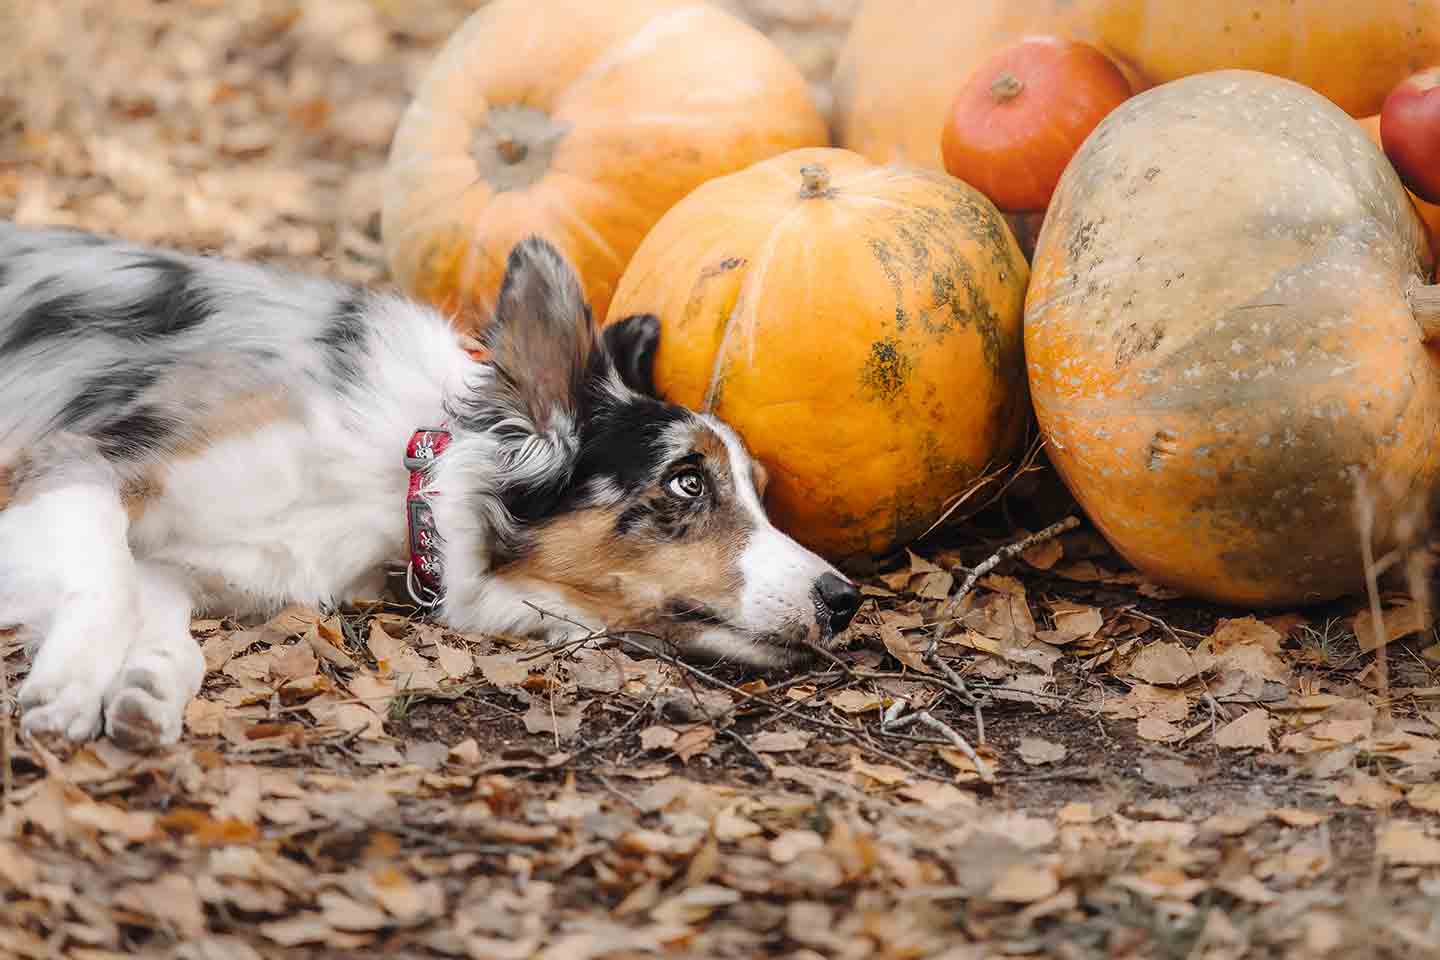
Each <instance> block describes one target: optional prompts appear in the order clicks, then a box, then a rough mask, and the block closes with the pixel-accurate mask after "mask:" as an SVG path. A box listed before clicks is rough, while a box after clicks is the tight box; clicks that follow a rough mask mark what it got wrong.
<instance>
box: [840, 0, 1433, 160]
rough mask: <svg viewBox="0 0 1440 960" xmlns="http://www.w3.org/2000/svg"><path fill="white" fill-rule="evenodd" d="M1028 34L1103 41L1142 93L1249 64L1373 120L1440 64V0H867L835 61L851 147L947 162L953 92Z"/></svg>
mask: <svg viewBox="0 0 1440 960" xmlns="http://www.w3.org/2000/svg"><path fill="white" fill-rule="evenodd" d="M1027 33H1050V34H1055V35H1057V36H1062V37H1068V38H1069V39H1072V40H1081V41H1084V42H1087V43H1090V44H1093V45H1094V46H1095V47H1097V48H1098V49H1100V50H1101V51H1102V52H1103V53H1105V54H1106V55H1107V56H1109V57H1110V58H1111V59H1112V60H1114V61H1115V63H1116V65H1117V66H1119V67H1120V69H1121V70H1122V71H1124V72H1125V74H1126V77H1127V78H1128V79H1129V80H1130V84H1131V88H1132V89H1133V90H1136V91H1139V90H1143V89H1146V88H1147V87H1150V86H1153V85H1155V84H1157V83H1164V82H1166V81H1169V80H1174V79H1176V78H1179V77H1183V76H1188V75H1190V74H1193V73H1200V72H1204V71H1208V70H1216V69H1222V68H1227V67H1236V68H1245V69H1250V70H1262V71H1266V72H1270V73H1274V74H1277V75H1280V76H1285V77H1289V78H1291V79H1293V80H1298V81H1300V82H1302V83H1304V84H1306V85H1308V86H1310V87H1313V88H1314V89H1316V90H1318V91H1319V92H1320V93H1322V94H1324V95H1325V96H1327V97H1329V98H1330V99H1332V100H1334V101H1335V102H1336V103H1338V104H1339V105H1340V106H1341V107H1343V108H1344V109H1345V110H1347V111H1349V112H1350V113H1351V114H1352V115H1355V116H1365V115H1368V114H1371V113H1375V112H1377V111H1378V110H1379V109H1380V104H1381V102H1382V101H1383V100H1384V98H1385V95H1386V94H1387V93H1389V91H1390V89H1391V88H1392V87H1393V86H1394V85H1395V84H1396V83H1399V82H1400V81H1401V80H1402V79H1404V77H1406V76H1407V75H1408V74H1410V73H1412V72H1414V71H1415V70H1417V69H1419V68H1421V67H1425V66H1429V65H1430V64H1432V63H1437V62H1440V0H1293V2H1289V3H1279V2H1274V0H1212V2H1209V3H1202V4H1197V3H1194V2H1193V0H966V2H964V3H956V2H954V0H865V2H864V3H863V5H862V6H861V8H860V10H859V11H858V13H857V14H856V17H855V20H854V23H853V24H852V26H851V30H850V35H849V37H848V39H847V40H846V44H845V48H844V49H843V50H842V51H841V54H840V58H839V60H838V62H837V64H836V72H835V119H834V126H835V130H836V135H837V137H838V141H839V145H840V146H842V147H847V148H849V149H851V150H856V151H859V152H860V153H863V154H865V155H866V156H867V157H870V158H871V159H874V160H877V161H893V160H897V159H904V160H907V161H909V162H912V163H921V164H926V165H928V166H933V167H939V166H940V165H941V156H940V129H941V126H942V125H943V124H944V122H945V109H946V107H947V106H948V103H949V99H950V97H951V96H953V95H954V91H955V90H957V89H959V87H960V85H961V84H962V83H964V81H965V78H966V77H968V76H969V75H970V74H971V72H972V71H974V69H975V68H976V67H977V66H978V65H979V64H980V63H981V62H982V61H983V60H984V59H985V58H986V57H988V56H990V55H991V54H992V53H994V52H995V51H996V50H998V49H999V48H1000V47H1001V46H1003V45H1005V44H1008V43H1011V42H1013V41H1015V40H1017V39H1019V38H1020V37H1021V36H1022V35H1024V34H1027Z"/></svg>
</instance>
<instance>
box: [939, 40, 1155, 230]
mask: <svg viewBox="0 0 1440 960" xmlns="http://www.w3.org/2000/svg"><path fill="white" fill-rule="evenodd" d="M1129 96H1130V84H1129V82H1128V81H1127V80H1126V79H1125V75H1124V74H1122V73H1121V72H1120V70H1119V69H1118V68H1117V67H1116V66H1115V64H1114V63H1112V62H1111V61H1110V59H1109V58H1108V57H1106V56H1105V54H1103V53H1101V52H1100V51H1099V50H1096V49H1095V48H1094V47H1092V46H1090V45H1089V44H1086V43H1077V42H1075V41H1073V40H1061V39H1060V38H1058V37H1050V36H1036V37H1027V38H1026V39H1024V40H1021V41H1020V42H1018V43H1016V44H1013V45H1011V46H1008V47H1005V48H1003V49H1001V50H1000V51H999V52H998V53H996V54H995V55H994V56H993V57H991V58H990V59H989V60H987V61H985V63H983V64H982V65H981V66H980V67H979V68H978V69H977V70H976V71H975V73H974V74H972V75H971V77H970V79H969V80H967V81H966V83H965V85H964V86H963V87H961V88H960V92H959V93H958V94H956V96H955V101H954V103H952V104H951V106H950V111H949V114H948V116H947V118H946V121H945V126H944V128H943V130H942V132H941V138H940V147H941V151H942V153H943V154H944V158H945V169H946V170H947V171H949V172H950V173H951V174H953V175H954V176H957V177H959V178H960V179H961V180H964V181H965V182H966V183H969V184H970V185H971V186H973V187H976V188H977V189H979V190H980V192H981V193H983V194H985V196H987V197H989V198H990V199H991V201H993V202H994V204H995V205H996V206H997V207H999V208H1000V209H1001V210H1004V211H1006V212H1009V213H1025V212H1032V211H1043V210H1044V209H1045V207H1046V205H1047V204H1048V203H1049V202H1050V194H1051V193H1052V192H1054V190H1055V184H1056V182H1058V181H1059V179H1060V174H1061V173H1063V172H1064V170H1065V164H1067V163H1069V162H1070V158H1071V157H1072V156H1074V154H1075V151H1076V149H1078V148H1079V146H1080V143H1081V141H1083V140H1084V139H1085V138H1086V137H1087V136H1088V135H1089V133H1090V131H1091V130H1094V129H1095V125H1096V124H1097V123H1099V122H1100V121H1101V120H1103V119H1104V118H1105V115H1106V114H1107V113H1109V112H1110V111H1111V110H1113V109H1115V108H1116V107H1117V106H1119V105H1120V104H1121V103H1123V102H1125V99H1126V98H1127V97H1129Z"/></svg>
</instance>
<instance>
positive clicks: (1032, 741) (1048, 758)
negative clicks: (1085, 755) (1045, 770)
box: [1020, 737, 1069, 767]
mask: <svg viewBox="0 0 1440 960" xmlns="http://www.w3.org/2000/svg"><path fill="white" fill-rule="evenodd" d="M1067 753H1069V751H1068V750H1066V749H1065V746H1064V745H1063V744H1059V743H1051V742H1050V741H1049V740H1042V739H1040V738H1039V737H1025V738H1024V739H1022V740H1021V741H1020V759H1021V760H1024V761H1025V762H1026V763H1028V764H1030V765H1031V766H1032V767H1038V766H1041V765H1043V764H1046V763H1059V762H1060V761H1061V760H1064V759H1065V756H1066V754H1067Z"/></svg>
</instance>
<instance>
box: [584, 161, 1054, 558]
mask: <svg viewBox="0 0 1440 960" xmlns="http://www.w3.org/2000/svg"><path fill="white" fill-rule="evenodd" d="M1027 276H1028V267H1027V265H1026V263H1025V259H1024V257H1023V256H1022V255H1021V252H1020V250H1019V248H1018V246H1017V245H1016V242H1015V238H1014V237H1013V236H1012V235H1011V233H1010V231H1009V229H1008V228H1007V227H1006V226H1005V223H1004V221H1003V220H1002V219H1001V217H1000V214H999V212H998V211H997V210H996V209H995V207H994V205H993V204H991V203H990V201H988V200H986V199H985V197H984V196H983V195H982V194H980V193H979V191H977V190H975V189H974V188H972V187H970V186H968V185H967V184H965V183H962V182H961V181H959V180H956V179H954V178H953V177H949V176H946V175H945V174H943V173H940V172H938V171H930V170H921V169H915V168H891V167H883V166H876V165H873V164H871V163H870V162H869V161H867V160H865V159H864V158H863V157H861V156H859V155H858V154H854V153H851V152H849V151H845V150H834V149H811V150H797V151H793V152H791V153H787V154H784V155H782V156H779V157H776V158H774V159H771V160H767V161H764V162H762V163H759V164H756V165H754V166H752V167H750V168H749V169H747V170H744V171H741V172H739V173H735V174H732V175H730V176H728V177H720V178H717V179H715V180H711V181H710V182H709V183H706V184H705V185H703V186H701V187H700V188H699V189H697V190H696V191H695V192H694V193H692V194H690V196H688V197H686V198H685V199H684V200H682V201H681V202H680V203H679V204H677V205H676V206H675V207H674V208H673V209H672V210H671V211H670V212H669V213H667V214H666V215H665V216H664V217H663V218H662V219H661V221H660V222H659V223H658V224H657V225H656V226H655V229H654V230H653V231H651V233H650V235H649V236H648V237H646V238H645V242H644V243H642V244H641V246H640V249H639V250H638V251H636V254H635V257H634V259H633V260H632V261H631V263H630V266H629V268H628V269H627V270H626V271H625V275H624V276H623V277H622V278H621V281H620V287H619V290H618V291H617V292H616V294H615V299H614V301H613V302H612V303H611V305H610V314H609V318H608V322H617V321H618V320H620V319H622V318H625V317H628V316H632V315H634V314H654V315H656V316H657V317H659V319H660V341H659V347H658V351H657V353H656V360H655V382H656V385H657V387H658V389H659V390H660V392H661V393H662V394H663V395H664V396H665V397H666V398H668V399H670V400H672V401H675V402H678V403H681V404H685V405H687V406H690V407H692V408H694V409H697V410H702V411H706V412H710V413H713V414H716V415H718V416H719V417H720V418H722V419H723V420H725V421H727V422H728V423H730V424H731V425H732V426H733V427H734V428H735V429H736V430H737V432H738V433H739V434H740V436H741V437H742V438H743V439H744V440H745V442H746V445H747V446H748V447H749V448H750V449H751V451H752V452H753V454H754V455H755V456H756V457H757V458H758V459H759V460H760V462H761V463H763V464H764V465H765V466H766V468H767V472H768V474H769V476H770V483H769V486H768V490H767V506H768V508H769V511H770V514H771V516H772V518H773V519H774V521H775V523H776V524H777V525H778V526H780V527H781V528H782V529H784V530H786V531H787V532H788V533H790V534H791V535H792V536H794V537H795V538H796V539H798V540H800V541H801V542H802V543H804V544H806V545H807V546H809V547H810V548H811V549H813V550H816V551H817V552H819V553H821V554H823V555H825V556H826V557H828V558H830V559H831V560H832V561H833V562H836V563H840V564H843V565H845V566H847V567H848V568H850V569H852V570H861V569H865V568H866V566H868V565H869V561H870V560H872V559H875V558H884V557H886V556H887V555H891V554H894V553H895V552H897V551H899V550H900V549H901V548H902V547H904V546H906V545H907V544H909V543H911V542H913V541H914V540H915V539H917V538H918V537H920V536H922V535H923V534H925V533H926V532H927V531H929V530H930V529H931V528H932V526H934V525H935V524H936V523H937V521H940V520H941V519H942V517H944V516H945V514H946V512H947V510H948V509H949V508H951V507H952V506H954V502H953V501H954V499H955V498H956V496H957V495H959V494H961V493H964V492H966V491H969V492H971V493H974V492H975V490H976V489H977V488H978V487H979V486H983V485H982V484H981V483H980V480H981V477H982V475H986V474H987V471H991V470H997V469H999V470H1003V468H1004V466H1005V465H1007V464H1008V462H1009V461H1010V458H1011V457H1012V455H1013V454H1014V453H1015V452H1016V448H1017V446H1018V444H1019V443H1020V442H1021V440H1022V439H1023V437H1024V434H1025V431H1026V428H1027V427H1028V424H1029V404H1028V401H1027V399H1026V396H1025V371H1024V359H1023V353H1022V349H1021V327H1020V323H1021V309H1022V305H1023V301H1024V296H1025V284H1026V279H1027ZM974 499H977V498H972V500H967V501H966V504H967V505H968V504H969V503H971V502H973V500H974ZM964 515H965V512H964V510H963V509H960V510H956V511H955V512H954V513H953V514H952V517H954V518H958V517H963V516H964Z"/></svg>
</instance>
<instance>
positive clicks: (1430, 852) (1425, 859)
mask: <svg viewBox="0 0 1440 960" xmlns="http://www.w3.org/2000/svg"><path fill="white" fill-rule="evenodd" d="M1375 852H1376V853H1377V854H1378V855H1379V856H1381V857H1384V858H1385V859H1386V860H1388V861H1389V862H1391V863H1396V864H1402V865H1405V866H1412V867H1435V866H1440V840H1437V839H1435V838H1434V837H1432V836H1430V835H1428V834H1427V833H1426V832H1425V827H1424V826H1423V825H1421V824H1419V823H1416V822H1414V821H1413V820H1392V821H1390V822H1389V823H1388V824H1386V825H1385V827H1384V829H1382V830H1381V831H1380V838H1379V840H1378V841H1377V842H1376V846H1375Z"/></svg>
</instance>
